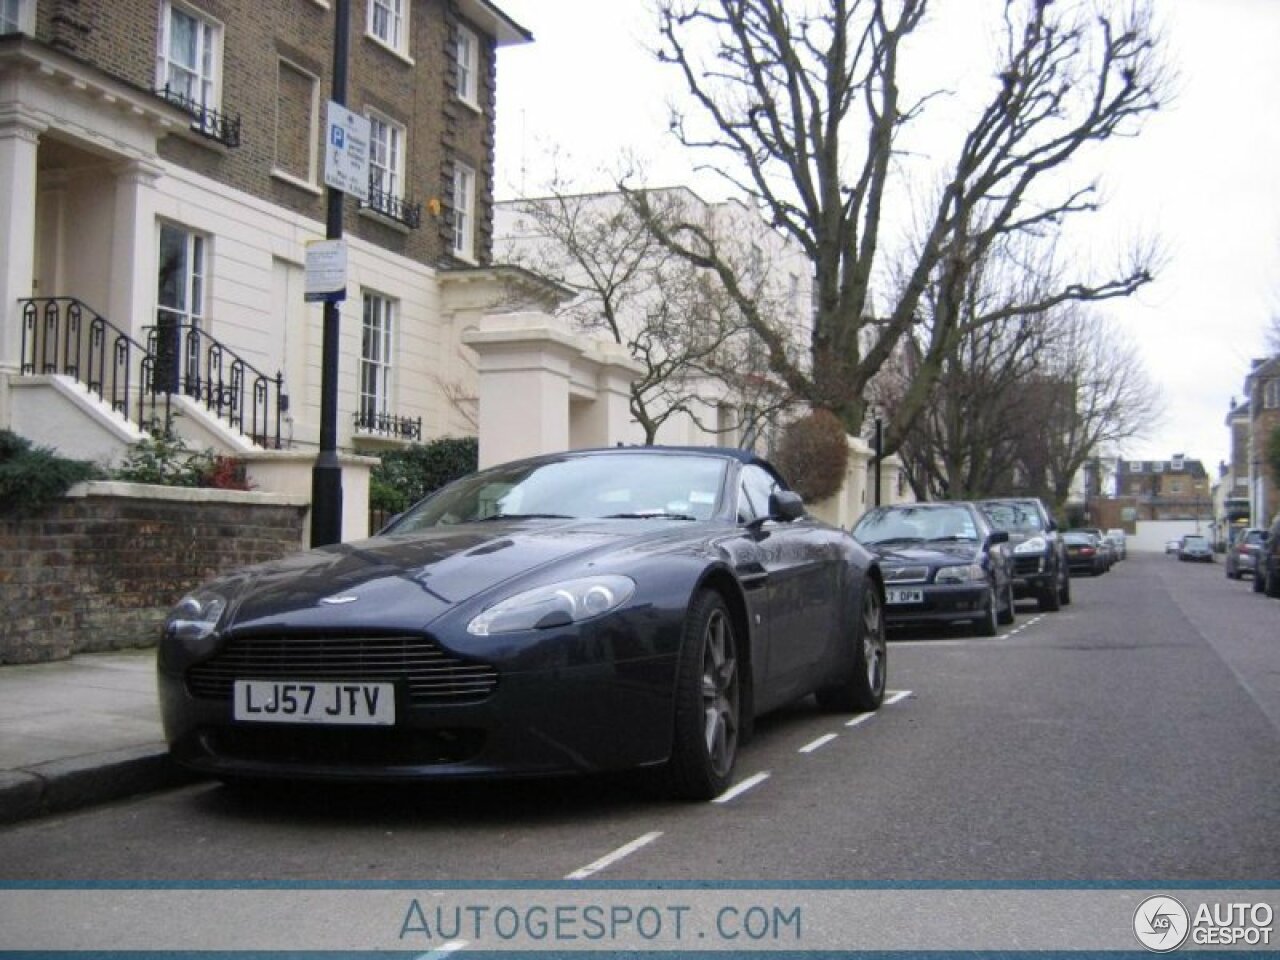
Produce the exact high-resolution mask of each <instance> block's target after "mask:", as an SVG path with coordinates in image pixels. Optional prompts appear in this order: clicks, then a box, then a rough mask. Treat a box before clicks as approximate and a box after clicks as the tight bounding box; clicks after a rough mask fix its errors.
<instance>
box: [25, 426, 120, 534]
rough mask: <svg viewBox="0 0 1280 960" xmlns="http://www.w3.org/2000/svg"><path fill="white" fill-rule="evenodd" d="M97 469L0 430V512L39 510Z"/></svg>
mask: <svg viewBox="0 0 1280 960" xmlns="http://www.w3.org/2000/svg"><path fill="white" fill-rule="evenodd" d="M100 476H101V471H100V470H99V469H98V467H97V466H96V465H94V464H93V463H90V462H89V461H88V460H71V459H68V458H66V457H63V456H59V455H58V454H57V453H56V452H55V451H54V450H52V449H51V448H49V447H36V446H33V445H32V443H31V441H30V440H27V439H26V438H25V437H20V436H18V435H17V434H16V433H13V432H12V431H9V430H0V513H18V512H31V511H35V510H39V509H41V508H43V507H45V506H47V505H48V504H49V503H52V502H53V501H54V500H57V499H58V498H59V497H60V496H62V495H63V494H64V493H66V492H67V490H69V489H70V488H71V487H72V486H74V485H75V484H77V483H81V482H83V481H85V480H95V479H97V478H98V477H100Z"/></svg>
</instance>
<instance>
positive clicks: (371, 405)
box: [357, 292, 396, 432]
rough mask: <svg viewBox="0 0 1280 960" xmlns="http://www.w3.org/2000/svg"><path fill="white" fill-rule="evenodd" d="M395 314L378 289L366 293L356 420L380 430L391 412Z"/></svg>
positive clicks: (366, 426) (391, 305)
mask: <svg viewBox="0 0 1280 960" xmlns="http://www.w3.org/2000/svg"><path fill="white" fill-rule="evenodd" d="M395 314H396V304H395V301H394V300H391V299H389V298H388V297H384V296H382V295H381V294H378V293H368V292H366V293H365V295H364V324H363V329H362V332H361V339H360V399H359V404H360V406H359V410H358V414H359V417H358V421H357V423H358V426H359V427H360V428H361V429H364V430H369V431H374V432H376V431H379V430H381V429H382V424H384V423H385V420H386V418H387V417H388V416H390V413H391V360H392V353H391V347H392V336H393V332H394V330H393V327H394V324H395Z"/></svg>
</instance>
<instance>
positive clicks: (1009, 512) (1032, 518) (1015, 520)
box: [982, 503, 1044, 533]
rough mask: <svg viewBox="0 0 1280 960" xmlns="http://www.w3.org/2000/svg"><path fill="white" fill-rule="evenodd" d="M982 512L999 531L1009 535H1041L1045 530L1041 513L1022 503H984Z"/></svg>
mask: <svg viewBox="0 0 1280 960" xmlns="http://www.w3.org/2000/svg"><path fill="white" fill-rule="evenodd" d="M982 512H983V513H985V514H986V515H987V519H988V520H990V521H991V525H992V526H994V527H995V528H996V529H997V530H1007V531H1008V532H1009V533H1040V532H1041V531H1043V530H1044V524H1042V523H1041V522H1040V514H1039V512H1038V511H1036V510H1033V509H1032V508H1031V507H1028V506H1024V505H1023V504H1020V503H984V504H983V505H982Z"/></svg>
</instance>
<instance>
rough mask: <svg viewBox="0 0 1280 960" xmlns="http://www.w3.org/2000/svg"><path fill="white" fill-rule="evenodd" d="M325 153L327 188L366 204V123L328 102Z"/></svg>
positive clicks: (367, 132)
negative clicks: (327, 130)
mask: <svg viewBox="0 0 1280 960" xmlns="http://www.w3.org/2000/svg"><path fill="white" fill-rule="evenodd" d="M327 121H328V129H329V136H328V138H327V140H326V145H325V151H324V182H325V184H326V185H327V186H330V187H333V188H334V189H335V190H341V191H342V192H343V193H349V194H351V195H352V196H353V197H356V198H357V199H359V200H360V202H361V203H368V202H369V120H368V119H367V118H366V117H362V116H360V114H358V113H352V112H351V111H350V110H348V109H347V108H346V107H344V106H342V105H341V104H338V103H335V102H333V101H332V100H330V101H329V111H328V116H327Z"/></svg>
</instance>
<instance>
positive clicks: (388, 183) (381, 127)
mask: <svg viewBox="0 0 1280 960" xmlns="http://www.w3.org/2000/svg"><path fill="white" fill-rule="evenodd" d="M369 187H370V191H369V206H371V207H373V209H375V210H381V211H382V212H384V213H387V212H390V211H391V208H392V207H394V203H393V202H392V201H395V200H399V199H400V198H401V197H402V196H403V195H404V127H402V126H400V125H399V124H398V123H395V122H393V121H391V120H388V119H387V118H386V117H382V116H379V115H377V114H375V113H370V114H369Z"/></svg>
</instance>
